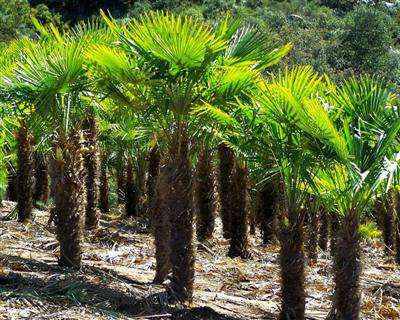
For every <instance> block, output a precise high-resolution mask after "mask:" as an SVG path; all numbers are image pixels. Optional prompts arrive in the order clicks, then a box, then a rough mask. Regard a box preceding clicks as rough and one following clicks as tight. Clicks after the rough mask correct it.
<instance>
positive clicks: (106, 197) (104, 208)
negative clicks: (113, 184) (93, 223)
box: [99, 155, 110, 213]
mask: <svg viewBox="0 0 400 320" xmlns="http://www.w3.org/2000/svg"><path fill="white" fill-rule="evenodd" d="M102 158H103V159H102V162H101V173H100V199H99V209H100V211H101V212H103V213H107V212H109V211H110V187H109V181H108V172H107V156H105V155H103V157H102Z"/></svg>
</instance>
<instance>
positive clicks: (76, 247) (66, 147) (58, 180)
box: [51, 133, 86, 268]
mask: <svg viewBox="0 0 400 320" xmlns="http://www.w3.org/2000/svg"><path fill="white" fill-rule="evenodd" d="M53 150H54V154H53V157H54V158H53V160H52V170H51V175H52V188H53V191H54V205H55V207H54V209H53V214H54V222H55V223H56V227H57V238H58V241H59V242H60V259H59V264H60V265H61V266H66V267H73V268H80V267H81V265H82V236H83V224H84V218H85V216H84V214H85V202H86V194H85V178H86V177H85V169H84V163H83V162H84V161H83V156H82V153H83V146H82V143H81V135H80V134H78V133H71V134H70V135H69V136H68V137H66V136H64V135H63V134H60V135H58V137H57V138H56V141H55V143H54V145H53Z"/></svg>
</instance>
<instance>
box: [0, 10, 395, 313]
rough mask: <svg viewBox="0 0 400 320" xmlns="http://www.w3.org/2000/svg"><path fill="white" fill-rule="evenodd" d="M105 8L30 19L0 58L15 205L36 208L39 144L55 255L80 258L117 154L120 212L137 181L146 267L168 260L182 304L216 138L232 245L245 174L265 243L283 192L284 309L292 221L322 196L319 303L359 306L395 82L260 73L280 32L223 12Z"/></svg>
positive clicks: (237, 250) (209, 210)
mask: <svg viewBox="0 0 400 320" xmlns="http://www.w3.org/2000/svg"><path fill="white" fill-rule="evenodd" d="M102 18H103V21H102V22H93V23H88V24H82V25H79V26H78V27H76V28H75V29H73V30H71V31H69V32H67V33H65V34H62V35H61V34H60V33H59V31H58V30H57V29H55V28H54V27H53V26H49V27H48V28H47V27H43V26H42V25H40V24H39V23H38V22H37V21H34V23H35V24H36V26H37V28H38V32H39V37H38V39H36V40H30V39H22V40H19V41H16V42H15V43H13V44H11V45H10V47H9V48H8V50H7V52H5V53H4V54H3V55H2V57H1V65H0V68H1V71H0V73H1V83H0V98H1V101H2V110H1V112H2V114H3V116H4V117H3V118H4V119H5V118H6V117H7V118H10V119H13V120H12V121H8V122H7V125H3V126H0V127H2V128H7V130H10V127H11V128H12V129H11V130H17V132H18V133H17V134H16V141H17V150H18V165H17V168H18V180H19V181H18V190H19V194H18V196H19V197H18V218H19V220H20V221H21V222H26V221H28V220H29V219H30V217H31V213H32V206H33V200H32V199H33V198H32V185H33V180H38V179H33V174H34V161H33V159H34V154H35V153H45V154H48V155H49V158H50V170H49V172H50V175H51V194H52V196H53V199H54V208H53V209H52V219H53V220H54V221H55V223H56V226H57V235H58V240H59V242H60V264H61V265H63V266H67V267H75V268H79V267H80V266H81V264H82V236H83V232H84V226H86V228H87V229H92V228H96V227H98V222H99V212H98V209H97V207H98V202H99V199H102V200H101V201H100V202H101V203H102V205H101V208H102V211H107V209H108V208H107V206H108V204H107V201H106V200H107V197H106V196H104V195H103V196H102V193H101V192H100V193H99V187H98V180H99V175H100V173H101V176H102V179H101V180H102V183H103V184H104V182H105V180H106V179H107V163H108V161H111V160H110V159H111V158H114V160H115V161H114V162H115V163H116V167H117V170H118V171H119V172H120V173H125V174H121V175H120V176H121V179H118V181H120V180H121V185H125V186H129V187H128V188H122V187H121V189H124V191H126V192H124V195H123V196H124V197H126V199H127V201H126V211H127V214H128V215H137V209H138V202H139V200H138V199H139V198H141V197H142V196H144V193H146V198H147V200H148V201H147V204H146V210H147V212H148V214H149V217H150V219H151V224H152V228H153V234H154V237H155V245H156V260H157V266H156V275H155V279H154V282H156V283H162V282H163V281H164V280H165V278H166V276H167V275H168V274H169V273H170V272H171V273H172V278H171V279H172V280H171V285H170V288H169V289H170V292H171V295H172V297H174V298H175V299H176V300H177V301H180V302H182V303H189V304H190V303H191V302H192V299H193V283H194V278H195V275H194V263H195V249H194V245H193V243H194V239H193V238H194V230H193V221H194V215H195V211H194V208H195V207H196V206H195V203H197V207H200V209H201V211H200V214H199V216H198V220H199V223H198V224H197V232H198V238H199V240H204V239H206V238H209V237H210V236H211V235H212V231H213V223H214V216H213V210H214V204H213V202H214V200H215V199H213V198H212V197H211V195H210V194H211V193H213V192H214V181H213V177H212V174H211V171H212V152H213V150H215V149H218V155H219V159H220V161H219V166H220V168H219V172H220V174H219V177H218V180H219V188H220V190H219V191H220V192H219V203H220V207H221V218H222V222H223V228H224V230H223V231H224V236H225V237H226V238H229V239H231V241H230V249H229V253H228V254H229V256H231V257H238V256H240V257H242V258H248V257H249V256H250V253H249V250H248V244H247V233H248V230H247V221H248V219H249V217H248V212H249V210H248V209H249V203H248V202H249V195H248V190H247V189H248V188H247V185H248V184H249V180H251V182H252V183H254V184H255V187H256V188H257V189H258V190H260V191H261V192H260V198H261V199H262V201H260V204H261V206H262V208H263V210H261V211H263V217H264V218H265V219H264V218H263V220H262V223H264V226H263V231H264V238H265V242H268V241H269V240H270V239H269V238H268V236H269V233H268V228H271V224H272V219H273V218H271V215H270V214H269V213H270V212H271V211H273V210H275V209H274V208H275V207H276V203H279V205H278V208H279V210H278V211H279V230H280V232H279V235H278V238H279V241H280V245H281V252H280V267H281V288H282V290H281V296H282V308H281V314H280V318H281V319H296V320H301V319H304V318H305V298H306V292H305V267H304V264H305V254H304V250H303V242H304V241H303V238H304V235H303V226H304V220H305V219H306V215H307V212H311V209H310V208H311V207H313V208H314V209H313V210H314V211H316V209H315V208H317V207H318V208H321V210H322V211H324V212H328V213H329V214H330V215H332V216H334V217H337V219H338V223H339V227H338V231H337V235H336V239H337V240H336V241H337V242H336V246H335V249H336V250H335V253H334V280H335V290H334V295H333V306H332V312H331V313H330V315H329V317H330V319H359V317H360V288H359V277H360V272H361V262H360V248H359V246H360V241H359V232H358V227H359V222H360V218H361V217H362V216H363V215H364V214H365V213H366V212H367V211H368V210H367V209H368V208H369V205H370V204H371V200H372V199H374V198H376V197H379V196H381V195H385V194H387V193H388V192H389V191H390V190H395V187H396V186H397V184H398V179H397V176H398V171H397V161H398V152H399V150H398V149H399V144H398V131H399V129H400V117H399V113H398V110H397V107H396V104H397V96H396V93H395V90H394V87H393V86H392V85H391V84H388V83H386V82H385V81H383V80H380V79H375V78H370V77H366V76H365V77H361V78H359V79H349V80H347V81H343V83H342V84H340V85H336V84H333V83H331V82H330V81H329V78H328V77H327V76H323V77H322V76H319V75H318V74H316V73H315V72H314V71H313V70H312V68H310V67H296V68H294V69H291V70H284V71H280V72H277V73H276V74H275V75H272V74H270V73H268V71H267V69H268V68H269V67H270V66H272V65H274V64H276V63H278V62H279V61H280V60H281V59H282V58H283V57H284V56H285V55H286V54H287V53H288V52H289V51H290V49H291V46H290V45H287V46H284V47H281V48H277V47H275V46H273V44H272V42H271V40H270V39H269V38H268V37H267V36H266V35H264V34H263V33H261V32H259V31H258V30H257V29H256V28H252V27H246V26H244V27H243V26H241V24H240V22H239V21H237V20H234V19H231V18H229V17H227V18H226V19H225V20H223V21H221V22H220V23H219V24H218V25H216V26H209V25H207V24H205V23H204V22H201V21H198V20H196V19H193V18H191V17H181V16H175V15H173V14H170V13H167V12H151V13H148V14H145V15H143V16H141V17H140V18H139V19H133V20H130V21H128V22H126V23H119V22H117V21H115V20H113V19H112V18H111V17H109V16H107V15H105V14H103V13H102ZM0 125H1V124H0ZM99 130H100V133H99ZM1 139H2V136H1V135H0V141H1ZM4 149H6V148H4ZM5 151H7V150H5ZM3 153H4V150H3ZM100 155H101V157H102V159H103V160H104V161H103V164H102V165H101V164H100V161H99V159H100ZM148 155H149V156H148ZM1 157H2V154H1V153H0V159H2V158H1ZM124 158H126V159H127V161H126V162H125V161H122V160H121V159H124ZM147 158H148V159H147ZM146 160H150V165H149V170H148V173H147V174H146V167H147V165H146ZM193 163H197V179H198V180H199V181H198V182H197V183H195V181H194V179H193V172H194V169H193V167H192V165H193ZM104 166H105V167H104ZM100 169H101V170H100ZM1 172H4V170H3V171H2V170H1V167H0V175H1ZM146 175H147V180H146ZM0 179H1V177H0ZM124 179H125V181H124V182H122V180H124ZM0 181H1V180H0ZM0 185H1V182H0ZM145 185H147V187H146V186H145ZM194 186H196V187H194ZM102 190H104V189H103V188H102ZM128 193H129V194H128ZM194 195H195V196H194ZM128 199H129V201H128ZM397 232H399V230H397Z"/></svg>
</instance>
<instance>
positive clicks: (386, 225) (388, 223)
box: [382, 191, 396, 254]
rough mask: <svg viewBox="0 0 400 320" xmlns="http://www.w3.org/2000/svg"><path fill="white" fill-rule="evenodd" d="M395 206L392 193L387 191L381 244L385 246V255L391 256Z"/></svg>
mask: <svg viewBox="0 0 400 320" xmlns="http://www.w3.org/2000/svg"><path fill="white" fill-rule="evenodd" d="M395 210H396V205H395V202H394V196H393V193H392V192H390V191H389V193H388V195H387V198H386V201H385V206H384V210H383V221H382V222H383V242H384V244H385V252H386V254H392V252H393V249H394V246H393V245H394V243H393V225H394V216H395Z"/></svg>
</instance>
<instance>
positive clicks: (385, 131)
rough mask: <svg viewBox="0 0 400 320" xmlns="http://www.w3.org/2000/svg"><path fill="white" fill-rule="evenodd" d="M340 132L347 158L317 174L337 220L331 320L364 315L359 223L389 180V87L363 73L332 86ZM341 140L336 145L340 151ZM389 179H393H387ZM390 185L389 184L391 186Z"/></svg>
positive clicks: (394, 129) (397, 124) (392, 114)
mask: <svg viewBox="0 0 400 320" xmlns="http://www.w3.org/2000/svg"><path fill="white" fill-rule="evenodd" d="M329 89H330V90H331V91H330V95H329V96H328V98H327V100H326V101H329V102H330V103H332V105H333V110H334V111H332V112H334V116H333V117H334V119H335V122H336V125H337V128H338V132H340V133H341V134H342V137H343V140H342V146H343V148H344V150H346V153H347V156H345V157H343V156H338V154H337V152H336V158H337V163H336V164H334V165H330V166H329V168H324V169H323V170H321V173H318V174H317V179H316V181H317V185H318V187H319V188H321V189H322V190H323V191H324V192H325V193H329V194H330V196H331V197H332V199H335V210H336V217H337V218H338V222H339V225H338V227H339V229H338V234H337V240H336V241H337V242H336V246H335V254H334V279H335V292H334V296H333V307H332V311H331V313H330V317H331V318H332V319H359V318H360V285H359V278H360V273H361V263H360V248H359V246H360V245H359V235H358V226H359V219H360V215H362V214H363V212H364V211H365V207H366V205H367V204H368V202H369V201H370V199H371V196H372V194H373V192H374V191H375V190H376V189H377V188H378V187H379V185H380V184H381V183H382V182H383V181H385V180H386V177H387V176H388V174H389V177H390V166H388V162H387V161H386V160H385V158H386V157H387V158H389V159H390V158H391V156H392V154H391V153H390V152H391V149H390V148H391V146H392V143H393V141H394V139H395V138H396V135H397V133H398V131H399V129H400V117H399V116H398V112H397V110H396V108H395V107H393V106H394V104H395V103H396V96H395V95H394V92H393V88H392V86H391V85H389V84H387V83H385V82H384V81H382V80H379V79H373V78H369V77H361V78H360V79H350V80H349V81H345V82H344V83H343V85H342V86H341V87H339V88H334V87H333V86H329ZM338 147H339V144H337V148H336V150H339V149H338ZM389 180H390V179H389ZM388 185H389V184H388Z"/></svg>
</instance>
